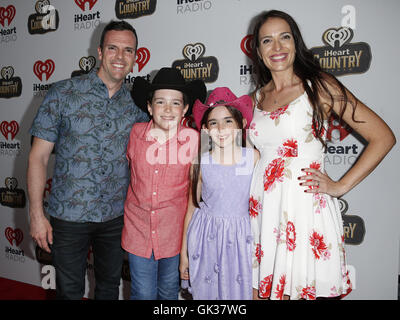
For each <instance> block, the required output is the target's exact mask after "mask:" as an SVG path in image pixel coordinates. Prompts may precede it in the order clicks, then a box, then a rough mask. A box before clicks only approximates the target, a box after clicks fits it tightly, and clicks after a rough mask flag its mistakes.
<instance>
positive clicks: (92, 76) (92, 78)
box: [87, 68, 129, 97]
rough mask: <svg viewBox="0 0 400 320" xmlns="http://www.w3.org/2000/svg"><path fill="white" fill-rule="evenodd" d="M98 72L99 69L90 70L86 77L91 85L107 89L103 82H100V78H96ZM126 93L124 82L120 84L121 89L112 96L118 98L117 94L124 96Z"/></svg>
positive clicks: (126, 88)
mask: <svg viewBox="0 0 400 320" xmlns="http://www.w3.org/2000/svg"><path fill="white" fill-rule="evenodd" d="M98 71H99V68H93V69H92V70H90V71H89V73H88V74H87V76H88V78H89V80H90V81H91V82H92V84H93V85H100V86H102V87H104V88H106V89H107V87H106V85H105V84H104V82H103V80H101V79H100V77H99V76H98V74H97V72H98ZM128 91H129V90H128V87H127V86H126V84H125V82H122V85H121V88H119V90H118V91H117V92H116V93H115V94H114V96H115V97H118V95H119V94H126V93H128ZM114 96H113V97H114Z"/></svg>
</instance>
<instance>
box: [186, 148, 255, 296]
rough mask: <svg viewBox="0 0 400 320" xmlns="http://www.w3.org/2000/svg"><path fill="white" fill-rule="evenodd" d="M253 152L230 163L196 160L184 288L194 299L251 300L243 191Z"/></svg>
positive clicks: (249, 249)
mask: <svg viewBox="0 0 400 320" xmlns="http://www.w3.org/2000/svg"><path fill="white" fill-rule="evenodd" d="M253 157H254V151H253V150H252V149H245V148H242V160H241V161H240V162H239V163H238V164H235V165H232V166H224V165H220V164H218V163H217V162H215V161H214V160H213V159H212V157H211V156H210V154H209V153H208V152H207V153H205V154H204V155H203V156H202V159H201V165H200V168H201V175H202V190H201V196H202V202H200V204H199V205H200V208H198V209H196V210H195V212H194V213H193V217H192V219H191V221H190V224H189V227H188V234H187V241H188V256H189V274H190V286H191V288H190V289H191V290H190V291H191V292H192V295H193V299H195V300H215V299H217V300H227V299H229V300H239V299H240V300H250V299H252V266H251V253H252V243H253V236H252V233H251V227H250V217H249V193H250V184H251V178H252V173H253V164H254V160H253Z"/></svg>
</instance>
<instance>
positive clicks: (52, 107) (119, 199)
mask: <svg viewBox="0 0 400 320" xmlns="http://www.w3.org/2000/svg"><path fill="white" fill-rule="evenodd" d="M136 49H137V36H136V31H135V29H134V28H133V27H132V26H131V25H130V24H129V23H127V22H124V21H117V22H115V21H112V22H110V23H109V24H108V25H107V26H106V27H105V28H104V30H103V34H102V36H101V41H100V46H99V48H98V55H99V60H100V67H99V69H98V70H97V71H96V70H92V71H91V72H90V73H88V74H87V75H83V76H80V77H74V78H71V79H67V80H63V81H59V82H57V83H55V84H53V85H52V86H51V88H50V90H49V92H48V94H47V95H46V97H45V99H44V101H43V103H42V105H41V106H40V108H39V111H38V113H37V115H36V118H35V119H34V121H33V125H32V128H31V130H30V133H31V134H32V135H33V136H34V139H33V144H32V148H31V151H30V154H29V164H28V172H27V183H28V194H29V215H30V233H31V236H32V238H33V239H34V240H35V241H36V242H37V244H38V245H39V246H40V247H41V248H42V249H44V250H45V251H47V252H51V254H52V261H53V265H54V267H55V269H56V289H57V297H58V298H59V299H81V298H82V297H83V295H84V291H85V271H86V258H87V254H88V249H89V247H90V246H92V249H93V256H94V274H95V279H96V288H95V299H118V296H119V284H120V278H121V268H122V262H123V255H124V253H123V250H122V248H121V231H122V227H123V212H124V208H123V205H124V200H125V196H126V191H127V187H128V184H129V168H128V164H127V161H126V146H127V143H128V138H129V132H130V129H131V127H132V125H133V124H134V123H135V122H143V121H148V117H147V115H146V114H145V113H144V112H143V111H141V110H140V109H139V108H138V107H137V106H136V105H135V104H134V103H133V101H132V98H131V95H130V92H129V90H128V89H127V87H126V86H125V84H124V79H125V77H126V75H127V74H128V73H129V72H130V70H131V69H132V67H133V65H134V64H135V60H136ZM53 147H55V151H56V157H55V166H54V174H53V180H52V190H51V194H50V199H49V207H48V209H47V212H48V213H49V215H50V221H48V220H47V218H46V217H45V215H44V209H43V191H44V188H45V182H46V175H47V165H48V160H49V157H50V154H51V152H52V150H53Z"/></svg>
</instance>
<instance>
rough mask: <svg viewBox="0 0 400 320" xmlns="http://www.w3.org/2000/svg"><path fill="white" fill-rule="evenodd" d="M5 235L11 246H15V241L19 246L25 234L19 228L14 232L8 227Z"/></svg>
mask: <svg viewBox="0 0 400 320" xmlns="http://www.w3.org/2000/svg"><path fill="white" fill-rule="evenodd" d="M4 234H5V236H6V238H7V240H8V242H10V244H11V245H13V242H14V240H15V244H16V245H17V246H19V245H20V243H21V242H22V240H23V239H24V234H23V233H22V231H21V230H20V229H18V228H17V229H15V230H14V229H13V228H11V227H7V228H6V230H5V231H4Z"/></svg>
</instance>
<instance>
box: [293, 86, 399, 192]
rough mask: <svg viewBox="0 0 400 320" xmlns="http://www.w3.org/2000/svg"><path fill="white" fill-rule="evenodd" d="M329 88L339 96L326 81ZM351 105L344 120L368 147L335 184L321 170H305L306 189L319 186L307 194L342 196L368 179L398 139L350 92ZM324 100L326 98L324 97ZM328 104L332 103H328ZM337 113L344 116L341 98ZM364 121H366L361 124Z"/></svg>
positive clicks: (335, 104)
mask: <svg viewBox="0 0 400 320" xmlns="http://www.w3.org/2000/svg"><path fill="white" fill-rule="evenodd" d="M326 84H327V87H328V89H329V90H330V92H331V93H332V95H333V96H334V97H335V96H336V97H339V96H340V95H339V90H338V89H337V87H335V86H334V85H332V84H330V83H329V81H326ZM346 93H347V96H348V103H347V106H346V110H345V112H344V114H343V120H344V121H345V122H346V123H347V124H348V125H349V126H350V127H351V128H352V129H353V130H355V131H356V132H357V133H359V134H360V135H361V136H362V137H363V138H364V139H365V140H366V141H367V142H368V145H367V146H366V148H365V149H364V151H363V153H362V154H361V156H360V157H359V158H358V160H357V161H356V163H355V164H354V165H353V166H352V168H351V169H350V170H349V171H347V173H346V174H345V175H344V176H343V177H342V178H341V179H340V180H339V181H336V182H335V181H333V180H331V179H330V178H329V177H328V176H327V175H326V174H324V173H321V172H320V171H318V170H315V169H310V168H305V169H304V170H303V171H304V172H308V173H311V175H307V176H302V177H299V179H300V180H310V179H311V180H310V181H309V182H303V183H302V185H303V186H309V185H312V186H317V185H318V186H319V187H318V188H313V189H307V190H306V192H313V193H315V192H324V193H327V194H330V195H332V196H335V197H339V196H341V195H343V194H345V193H347V192H348V191H350V190H351V189H352V188H354V187H355V186H356V185H357V184H358V183H360V182H361V181H362V180H363V179H364V178H365V177H366V176H368V175H369V174H370V173H371V172H372V171H373V170H374V169H375V168H376V166H377V165H378V164H379V163H380V162H381V161H382V160H383V158H384V157H385V156H386V154H387V153H388V152H389V151H390V149H391V148H392V147H393V146H394V144H395V143H396V138H395V136H394V134H393V132H392V130H391V129H390V128H389V127H388V125H387V124H386V123H385V122H384V121H383V120H382V119H381V118H380V117H379V116H378V115H377V114H376V113H375V112H373V111H372V110H371V109H370V108H368V107H367V106H366V105H365V104H364V103H362V102H361V101H359V100H358V101H357V99H356V98H355V97H354V96H353V94H352V93H351V92H350V91H348V90H347V89H346ZM321 98H322V100H324V98H323V97H321ZM356 101H357V105H356V110H355V114H354V119H355V120H356V121H354V120H353V117H352V113H353V107H352V106H353V105H355V103H356ZM325 103H326V104H328V100H326V102H325ZM333 111H334V112H335V113H337V114H340V98H339V99H336V101H335V102H334V105H333ZM357 121H362V122H357Z"/></svg>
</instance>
